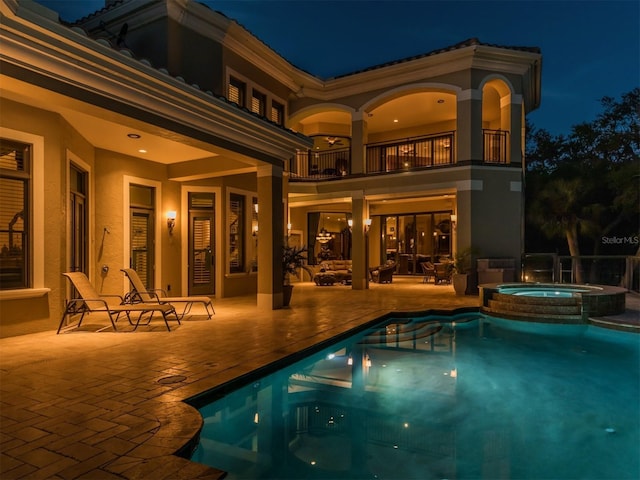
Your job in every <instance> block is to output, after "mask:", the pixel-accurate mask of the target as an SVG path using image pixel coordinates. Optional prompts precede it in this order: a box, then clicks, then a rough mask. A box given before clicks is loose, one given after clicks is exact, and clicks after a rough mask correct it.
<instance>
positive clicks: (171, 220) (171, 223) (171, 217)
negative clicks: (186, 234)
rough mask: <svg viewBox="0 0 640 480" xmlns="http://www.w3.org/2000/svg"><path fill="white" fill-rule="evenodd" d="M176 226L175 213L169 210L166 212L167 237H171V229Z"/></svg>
mask: <svg viewBox="0 0 640 480" xmlns="http://www.w3.org/2000/svg"><path fill="white" fill-rule="evenodd" d="M175 226H176V212H175V210H170V211H168V212H167V228H168V229H169V235H173V228H174V227H175Z"/></svg>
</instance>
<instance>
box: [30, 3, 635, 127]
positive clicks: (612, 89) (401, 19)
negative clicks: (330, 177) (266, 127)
mask: <svg viewBox="0 0 640 480" xmlns="http://www.w3.org/2000/svg"><path fill="white" fill-rule="evenodd" d="M38 2H39V3H42V4H44V5H46V6H48V7H49V8H51V9H52V10H55V11H57V12H59V14H60V17H61V18H62V19H64V20H67V21H73V20H76V19H78V18H80V17H83V16H85V15H87V14H89V13H92V12H95V11H96V10H99V9H100V8H102V7H103V6H104V0H38ZM201 3H204V4H206V5H208V6H210V7H211V8H212V9H214V10H218V11H220V12H222V13H224V14H225V15H226V16H228V17H230V18H233V19H235V20H237V21H238V23H240V24H241V25H243V26H244V27H245V28H247V29H248V30H249V31H251V32H252V33H253V34H254V35H255V36H256V37H258V38H259V39H260V40H262V41H263V42H264V43H266V44H267V45H269V46H270V47H271V48H272V49H274V50H275V51H276V52H278V53H279V54H280V55H282V56H283V57H284V58H285V59H287V60H288V61H289V62H291V63H292V64H293V65H295V66H297V67H299V68H301V69H303V70H305V71H307V72H309V73H312V74H314V75H316V76H319V77H322V78H328V77H332V76H336V75H341V74H345V73H350V72H354V71H356V70H360V69H363V68H367V67H371V66H374V65H378V64H381V63H385V62H388V61H392V60H398V59H402V58H406V57H410V56H412V55H418V54H422V53H427V52H430V51H432V50H436V49H439V48H443V47H447V46H450V45H454V44H456V43H458V42H461V41H463V40H466V39H468V38H471V37H476V38H478V39H479V40H480V41H481V42H483V43H491V44H497V45H508V46H528V47H531V46H534V47H540V48H541V50H542V103H541V106H540V108H539V109H538V110H536V111H535V112H533V113H531V114H530V115H529V116H528V119H529V121H531V122H532V123H533V124H534V126H535V127H537V128H544V129H546V130H549V131H550V132H551V133H553V134H568V133H570V130H571V127H572V126H573V125H577V124H579V123H581V122H585V121H591V120H593V119H595V117H596V115H597V114H598V113H600V112H601V111H602V108H601V104H600V99H601V98H602V97H604V96H610V97H614V98H616V99H619V98H620V96H621V95H622V94H623V93H627V92H629V91H631V90H632V89H633V88H635V87H638V86H640V2H638V1H637V0H621V1H618V0H600V1H591V0H583V1H562V0H522V1H518V0H510V1H480V0H477V1H457V0H449V1H437V2H432V1H424V0H421V1H388V0H384V1H383V0H379V1H370V0H369V1H364V0H362V1H357V0H346V1H328V0H327V1H325V0H322V1H320V0H308V1H304V0H297V1H296V0H289V1H284V0H235V1H224V0H223V1H217V0H203V1H201Z"/></svg>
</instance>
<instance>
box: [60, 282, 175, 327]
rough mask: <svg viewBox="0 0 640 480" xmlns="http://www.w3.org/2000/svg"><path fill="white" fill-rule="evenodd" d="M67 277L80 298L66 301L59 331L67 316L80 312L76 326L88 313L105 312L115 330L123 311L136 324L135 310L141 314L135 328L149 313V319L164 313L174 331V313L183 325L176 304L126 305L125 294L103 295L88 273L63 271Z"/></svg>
mask: <svg viewBox="0 0 640 480" xmlns="http://www.w3.org/2000/svg"><path fill="white" fill-rule="evenodd" d="M62 275H64V276H65V277H67V278H68V279H69V281H70V282H71V284H72V285H73V287H74V289H75V292H77V295H78V296H77V298H72V299H70V300H67V302H66V303H67V304H66V306H65V309H64V313H63V314H62V318H61V319H60V325H58V332H57V333H60V330H61V329H62V326H63V324H64V321H65V319H66V318H67V317H68V316H70V315H74V314H80V319H79V320H78V325H77V326H76V328H79V327H80V325H82V320H83V319H84V316H85V315H86V314H87V313H93V312H103V313H106V314H107V315H108V316H109V320H110V321H111V325H112V326H113V329H114V330H117V328H116V322H117V321H118V318H119V317H120V315H121V314H123V313H124V314H125V315H126V317H127V320H128V321H129V324H131V325H133V322H132V321H131V315H130V314H131V313H132V312H136V313H137V314H138V318H137V319H136V323H135V327H134V330H135V329H136V328H138V325H140V320H141V319H142V317H143V315H144V314H146V313H148V314H149V321H151V319H152V318H153V314H154V313H161V314H162V318H163V319H164V323H165V324H166V326H167V330H169V331H171V327H169V318H170V317H171V320H173V319H174V318H173V317H174V316H175V320H177V321H178V324H180V318H179V317H178V314H177V313H176V310H175V308H173V305H171V304H168V303H163V304H158V303H136V304H125V303H123V302H124V299H123V297H121V296H120V295H100V294H99V293H98V292H96V290H95V288H94V287H93V285H91V282H90V281H89V279H88V278H87V276H86V275H85V274H84V273H82V272H68V273H63V274H62Z"/></svg>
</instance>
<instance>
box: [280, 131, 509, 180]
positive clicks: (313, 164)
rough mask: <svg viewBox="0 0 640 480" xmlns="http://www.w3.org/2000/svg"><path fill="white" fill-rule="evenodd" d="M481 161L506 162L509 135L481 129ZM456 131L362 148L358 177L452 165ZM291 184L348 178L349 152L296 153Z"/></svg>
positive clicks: (334, 150) (349, 168)
mask: <svg viewBox="0 0 640 480" xmlns="http://www.w3.org/2000/svg"><path fill="white" fill-rule="evenodd" d="M482 133H483V161H484V162H485V163H501V164H506V163H507V151H508V146H509V135H508V134H509V132H507V131H505V130H487V129H485V130H483V132H482ZM455 134H456V132H453V131H452V132H444V133H437V134H434V135H428V136H422V137H413V138H405V139H402V140H392V141H389V142H380V143H370V144H367V145H366V159H365V162H366V163H365V172H364V173H362V175H375V174H380V173H395V172H402V171H410V170H420V169H425V168H430V167H441V166H447V165H455V163H456V152H455V145H456V137H455ZM289 172H290V179H291V180H293V181H318V180H334V179H340V178H345V177H349V176H352V175H353V174H354V173H357V172H353V171H352V168H351V150H350V149H349V148H336V149H329V150H322V151H314V150H308V151H306V152H298V154H297V155H296V157H295V158H293V159H292V161H291V165H290V168H289Z"/></svg>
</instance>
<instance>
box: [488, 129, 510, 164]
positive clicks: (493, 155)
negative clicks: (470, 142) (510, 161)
mask: <svg viewBox="0 0 640 480" xmlns="http://www.w3.org/2000/svg"><path fill="white" fill-rule="evenodd" d="M482 140H483V141H482V145H483V147H482V159H483V161H484V163H502V164H506V163H507V148H508V145H509V132H507V131H506V130H486V129H485V130H482Z"/></svg>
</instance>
